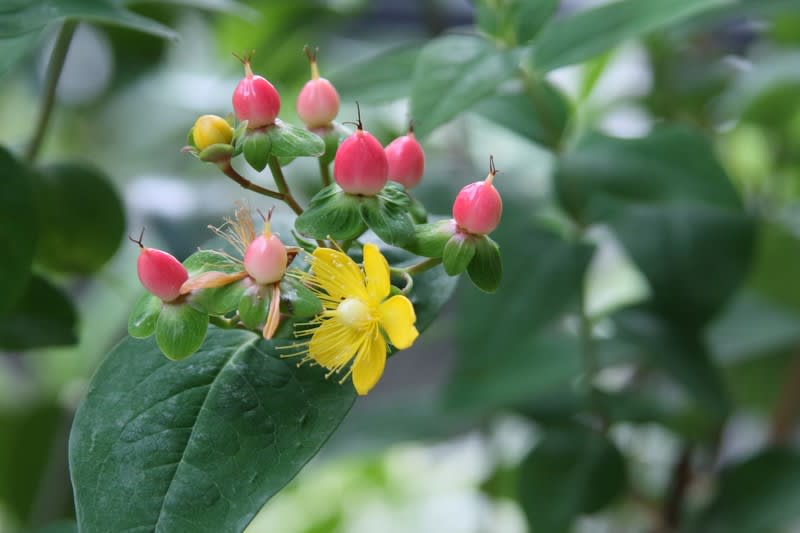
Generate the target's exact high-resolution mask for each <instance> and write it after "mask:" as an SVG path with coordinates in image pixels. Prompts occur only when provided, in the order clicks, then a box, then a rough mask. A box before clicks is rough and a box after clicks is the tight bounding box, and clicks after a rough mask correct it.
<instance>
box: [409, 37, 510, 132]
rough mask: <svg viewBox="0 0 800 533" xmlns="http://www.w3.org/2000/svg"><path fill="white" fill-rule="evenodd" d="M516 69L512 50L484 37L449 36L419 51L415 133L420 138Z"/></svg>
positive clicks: (414, 96) (415, 79)
mask: <svg viewBox="0 0 800 533" xmlns="http://www.w3.org/2000/svg"><path fill="white" fill-rule="evenodd" d="M516 69H517V61H516V58H515V55H514V53H512V52H510V51H504V50H497V49H496V48H494V47H493V46H492V45H491V44H490V43H488V42H487V41H486V40H484V39H481V38H479V37H474V36H467V35H448V36H445V37H439V38H438V39H435V40H433V41H431V42H430V43H428V44H427V45H426V46H425V48H423V49H422V52H420V55H419V58H418V59H417V64H416V67H415V69H414V77H413V85H412V89H411V116H412V117H413V118H414V132H415V133H416V134H417V135H418V136H420V137H423V136H425V135H427V134H428V133H430V132H431V131H433V130H434V129H436V127H438V126H440V125H442V124H444V123H445V122H447V121H449V120H450V119H452V118H454V117H455V116H456V115H458V114H459V113H461V112H462V111H464V110H466V109H468V108H469V107H470V106H472V105H473V104H475V103H477V102H478V101H479V100H481V99H483V98H485V97H487V96H489V95H490V94H492V93H493V92H494V91H495V89H497V87H498V86H499V85H500V84H501V83H503V82H504V81H506V80H507V79H508V78H510V77H512V76H513V74H514V72H515V71H516Z"/></svg>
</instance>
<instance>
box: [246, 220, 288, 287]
mask: <svg viewBox="0 0 800 533" xmlns="http://www.w3.org/2000/svg"><path fill="white" fill-rule="evenodd" d="M287 262H288V256H287V254H286V247H285V246H284V245H283V243H282V242H281V240H280V239H279V238H278V237H277V236H276V235H273V234H271V233H269V226H267V229H266V230H265V233H264V235H260V236H258V237H256V239H254V240H253V242H251V243H250V245H249V246H248V247H247V250H246V251H245V254H244V269H245V270H246V271H247V273H248V274H249V275H250V277H251V278H253V279H254V280H256V283H258V284H259V285H267V284H269V283H275V282H277V281H280V280H281V279H282V278H283V274H284V273H285V272H286V264H287Z"/></svg>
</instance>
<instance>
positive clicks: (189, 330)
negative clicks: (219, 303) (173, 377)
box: [156, 303, 208, 360]
mask: <svg viewBox="0 0 800 533" xmlns="http://www.w3.org/2000/svg"><path fill="white" fill-rule="evenodd" d="M207 329H208V315H207V314H206V313H204V312H202V311H198V310H197V309H195V308H194V307H192V306H190V305H188V304H168V303H165V304H163V305H162V307H161V313H160V314H159V315H158V321H157V322H156V342H157V343H158V347H159V348H161V351H162V352H163V353H164V355H166V356H167V357H169V358H170V359H175V360H179V359H183V358H185V357H188V356H190V355H192V354H193V353H194V352H196V351H197V350H198V349H199V348H200V346H202V344H203V339H204V338H205V336H206V330H207Z"/></svg>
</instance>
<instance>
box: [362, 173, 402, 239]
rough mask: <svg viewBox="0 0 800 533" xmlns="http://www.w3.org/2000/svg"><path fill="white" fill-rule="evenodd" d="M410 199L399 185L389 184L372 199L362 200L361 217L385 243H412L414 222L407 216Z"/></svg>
mask: <svg viewBox="0 0 800 533" xmlns="http://www.w3.org/2000/svg"><path fill="white" fill-rule="evenodd" d="M410 204H411V199H410V198H409V196H408V194H406V191H405V189H404V188H403V186H402V185H400V184H399V183H394V182H389V183H387V184H386V185H385V186H384V188H383V189H382V190H381V191H380V192H379V193H378V194H377V195H375V196H374V197H372V198H369V197H367V198H363V199H362V202H361V216H362V217H363V218H364V222H365V223H366V224H367V226H368V227H369V228H370V229H371V230H372V231H374V232H375V234H376V235H377V236H378V237H380V238H381V240H383V241H384V242H385V243H387V244H392V245H396V246H405V245H408V244H409V243H411V242H413V241H414V221H413V220H411V216H410V215H409V214H408V210H409V206H410Z"/></svg>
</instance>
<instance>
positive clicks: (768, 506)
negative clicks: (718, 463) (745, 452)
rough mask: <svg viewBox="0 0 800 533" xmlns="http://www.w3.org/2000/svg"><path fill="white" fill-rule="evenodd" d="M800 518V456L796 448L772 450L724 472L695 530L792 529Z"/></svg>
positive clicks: (714, 532) (722, 532)
mask: <svg viewBox="0 0 800 533" xmlns="http://www.w3.org/2000/svg"><path fill="white" fill-rule="evenodd" d="M798 517H800V455H799V454H798V453H797V452H796V451H794V450H784V449H771V450H766V451H763V452H761V453H759V454H758V455H755V456H754V457H751V458H750V459H747V460H746V461H744V462H742V463H739V464H736V465H733V466H730V467H728V468H727V469H725V470H724V471H723V472H722V475H721V477H720V482H719V489H718V492H717V494H716V496H715V498H714V500H713V501H712V503H711V505H710V506H709V508H708V509H707V511H706V512H705V513H703V514H702V515H701V517H700V519H699V520H697V522H696V523H695V524H694V527H693V528H691V531H692V532H696V533H701V532H702V533H754V532H761V531H778V530H780V531H784V530H786V531H788V529H786V528H788V527H789V526H790V525H791V524H792V523H794V522H795V521H796V520H797V518H798Z"/></svg>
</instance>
